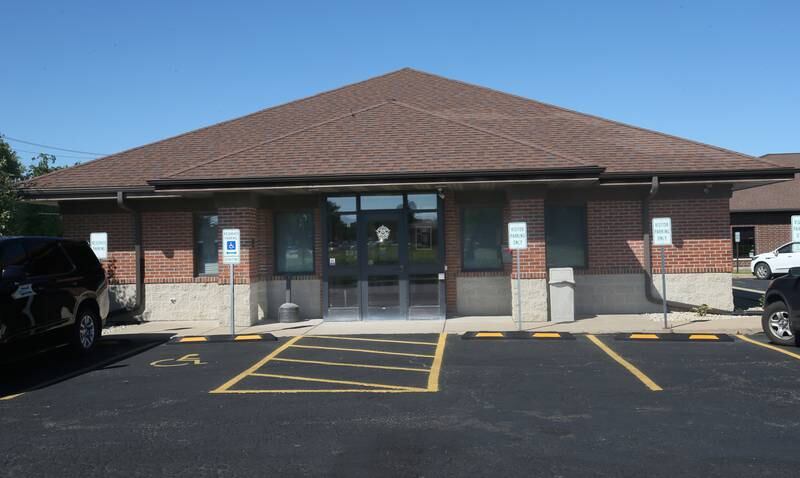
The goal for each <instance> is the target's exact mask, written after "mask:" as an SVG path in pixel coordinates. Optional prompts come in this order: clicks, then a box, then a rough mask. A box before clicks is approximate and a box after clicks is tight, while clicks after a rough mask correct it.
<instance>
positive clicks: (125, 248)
mask: <svg viewBox="0 0 800 478" xmlns="http://www.w3.org/2000/svg"><path fill="white" fill-rule="evenodd" d="M63 224H64V237H66V238H69V239H75V240H82V241H88V240H89V234H91V233H92V232H107V233H108V250H109V254H108V260H105V261H103V266H104V267H105V269H106V272H107V274H108V277H109V281H110V282H111V283H112V284H133V283H134V282H136V256H135V254H134V250H133V216H132V215H131V214H129V213H125V212H120V213H114V214H65V215H63Z"/></svg>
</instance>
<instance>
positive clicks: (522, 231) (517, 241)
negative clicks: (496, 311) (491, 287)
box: [508, 222, 528, 330]
mask: <svg viewBox="0 0 800 478" xmlns="http://www.w3.org/2000/svg"><path fill="white" fill-rule="evenodd" d="M508 248H509V249H511V250H512V251H516V256H517V318H518V320H519V326H518V327H519V330H522V285H521V283H520V272H521V271H520V269H521V267H520V254H521V252H520V251H521V250H522V249H527V248H528V224H527V223H524V222H509V223H508Z"/></svg>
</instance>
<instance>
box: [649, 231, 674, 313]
mask: <svg viewBox="0 0 800 478" xmlns="http://www.w3.org/2000/svg"><path fill="white" fill-rule="evenodd" d="M653 245H654V246H659V248H660V249H661V302H662V303H663V304H664V328H665V329H668V328H669V326H668V325H667V266H666V259H665V258H664V246H671V245H672V219H671V218H669V217H654V218H653Z"/></svg>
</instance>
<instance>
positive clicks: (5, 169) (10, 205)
mask: <svg viewBox="0 0 800 478" xmlns="http://www.w3.org/2000/svg"><path fill="white" fill-rule="evenodd" d="M22 178H23V167H22V163H20V162H19V158H17V153H15V152H14V150H12V149H11V146H9V145H8V143H6V142H5V141H3V138H2V137H0V235H8V234H10V233H11V232H12V231H11V229H12V223H13V221H14V217H15V214H14V213H15V210H16V207H17V205H18V202H19V201H18V198H17V191H16V189H14V184H15V183H16V182H17V181H19V180H20V179H22Z"/></svg>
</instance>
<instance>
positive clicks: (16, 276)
mask: <svg viewBox="0 0 800 478" xmlns="http://www.w3.org/2000/svg"><path fill="white" fill-rule="evenodd" d="M23 279H25V268H24V267H23V266H6V267H5V269H3V280H4V281H9V282H19V281H21V280H23Z"/></svg>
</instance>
